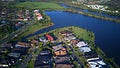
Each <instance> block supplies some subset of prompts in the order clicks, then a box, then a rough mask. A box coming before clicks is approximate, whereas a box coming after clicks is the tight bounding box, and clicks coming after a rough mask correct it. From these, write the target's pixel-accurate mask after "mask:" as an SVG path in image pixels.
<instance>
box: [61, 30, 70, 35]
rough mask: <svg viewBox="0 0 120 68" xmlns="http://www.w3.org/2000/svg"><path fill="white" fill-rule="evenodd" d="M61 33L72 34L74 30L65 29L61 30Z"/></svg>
mask: <svg viewBox="0 0 120 68" xmlns="http://www.w3.org/2000/svg"><path fill="white" fill-rule="evenodd" d="M60 33H61V34H72V32H70V31H68V30H64V31H61V32H60Z"/></svg>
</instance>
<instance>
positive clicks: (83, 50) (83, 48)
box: [80, 46, 91, 53]
mask: <svg viewBox="0 0 120 68" xmlns="http://www.w3.org/2000/svg"><path fill="white" fill-rule="evenodd" d="M80 51H81V52H84V53H85V52H90V51H91V49H90V48H89V47H88V46H83V47H80Z"/></svg>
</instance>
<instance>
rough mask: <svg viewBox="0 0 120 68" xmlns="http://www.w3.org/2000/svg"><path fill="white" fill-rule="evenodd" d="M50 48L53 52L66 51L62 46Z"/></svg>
mask: <svg viewBox="0 0 120 68" xmlns="http://www.w3.org/2000/svg"><path fill="white" fill-rule="evenodd" d="M52 48H53V50H54V51H58V50H66V49H65V48H64V47H63V46H62V45H57V46H53V47H52Z"/></svg>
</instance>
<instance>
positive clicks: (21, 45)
mask: <svg viewBox="0 0 120 68" xmlns="http://www.w3.org/2000/svg"><path fill="white" fill-rule="evenodd" d="M15 47H31V45H30V44H29V43H23V42H19V43H18V44H16V45H15Z"/></svg>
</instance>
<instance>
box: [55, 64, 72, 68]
mask: <svg viewBox="0 0 120 68" xmlns="http://www.w3.org/2000/svg"><path fill="white" fill-rule="evenodd" d="M55 68H73V66H72V65H71V64H56V65H55Z"/></svg>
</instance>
